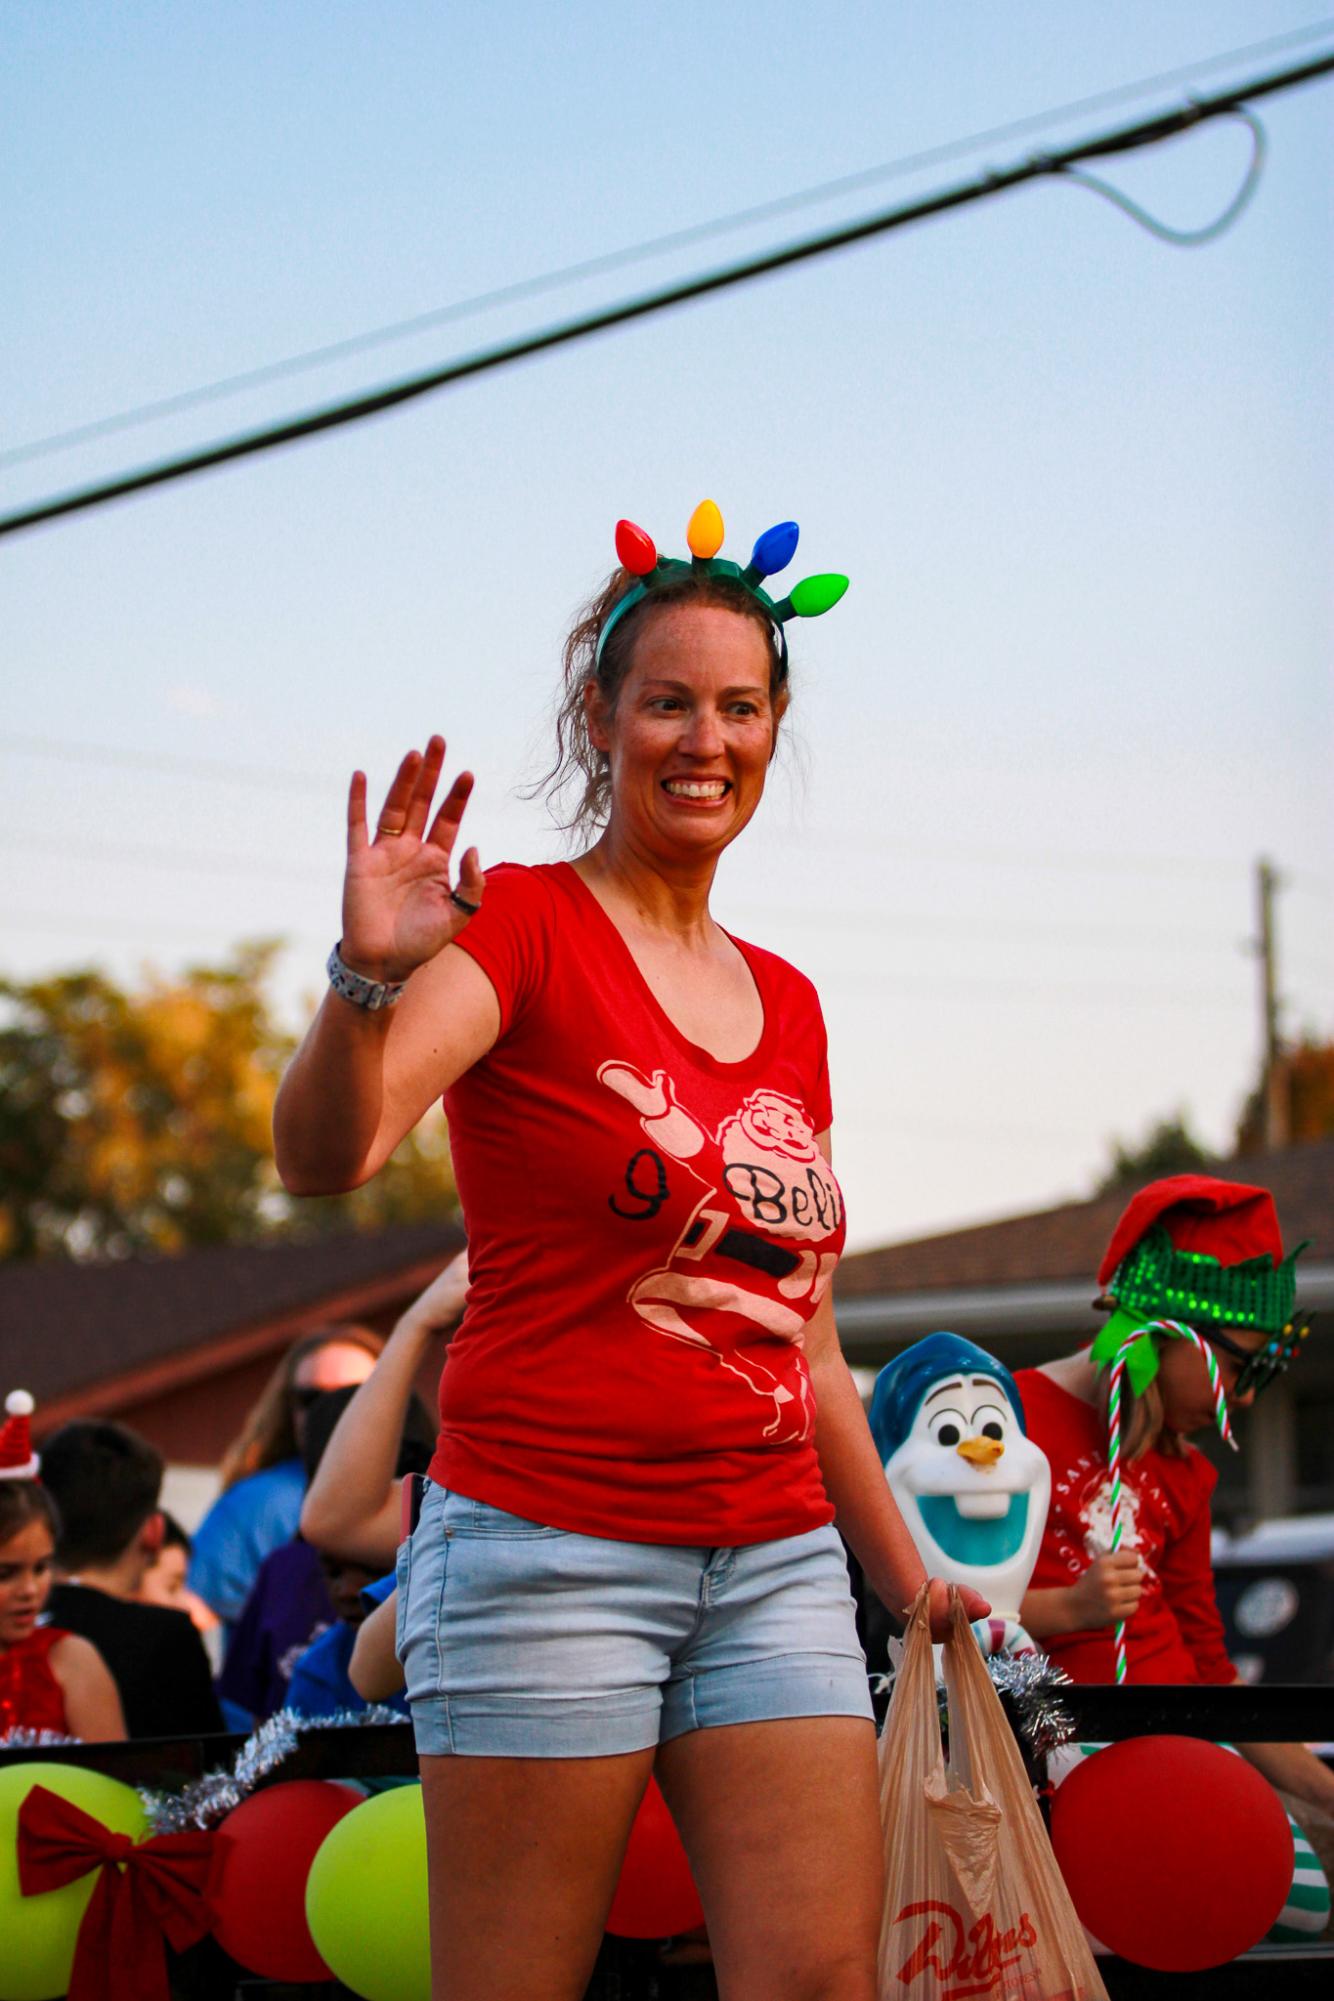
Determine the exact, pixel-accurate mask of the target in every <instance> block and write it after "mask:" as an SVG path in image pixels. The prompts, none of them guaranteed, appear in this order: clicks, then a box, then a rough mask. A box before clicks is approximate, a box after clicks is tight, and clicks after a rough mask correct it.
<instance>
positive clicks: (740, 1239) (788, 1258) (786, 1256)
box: [684, 1219, 801, 1278]
mask: <svg viewBox="0 0 1334 2001" xmlns="http://www.w3.org/2000/svg"><path fill="white" fill-rule="evenodd" d="M705 1227H706V1225H705V1224H704V1222H703V1220H702V1219H701V1220H700V1221H697V1222H695V1223H694V1224H692V1225H691V1227H690V1229H689V1230H687V1231H686V1234H685V1238H684V1242H685V1246H686V1249H687V1250H690V1249H692V1248H693V1247H694V1245H695V1244H697V1243H698V1242H699V1240H700V1238H701V1237H702V1236H703V1234H704V1231H705ZM713 1254H714V1256H715V1257H719V1258H730V1259H731V1260H732V1262H733V1264H738V1265H748V1266H749V1267H750V1269H751V1270H752V1271H762V1272H763V1273H764V1274H765V1276H766V1277H767V1278H790V1277H791V1276H792V1273H793V1272H794V1271H796V1269H797V1268H798V1266H799V1265H800V1263H801V1259H800V1258H799V1257H798V1256H797V1255H796V1253H795V1252H794V1251H785V1250H784V1249H783V1247H782V1245H781V1244H771V1243H770V1242H769V1239H768V1238H767V1237H757V1236H755V1235H753V1234H752V1232H751V1231H749V1230H736V1229H732V1230H724V1231H723V1234H722V1235H721V1237H719V1239H718V1241H717V1243H716V1244H715V1245H714V1246H713Z"/></svg>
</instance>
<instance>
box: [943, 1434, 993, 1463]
mask: <svg viewBox="0 0 1334 2001" xmlns="http://www.w3.org/2000/svg"><path fill="white" fill-rule="evenodd" d="M954 1449H955V1451H956V1452H957V1453H958V1455H959V1457H960V1458H961V1459H966V1460H967V1461H968V1464H969V1465H970V1466H994V1465H995V1463H996V1461H997V1460H998V1459H999V1458H1000V1456H1001V1454H1002V1452H1004V1450H1005V1441H1004V1440H1003V1439H1000V1438H965V1439H964V1440H963V1441H962V1442H961V1443H960V1444H959V1445H956V1446H955V1448H954Z"/></svg>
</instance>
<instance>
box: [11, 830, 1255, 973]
mask: <svg viewBox="0 0 1334 2001" xmlns="http://www.w3.org/2000/svg"><path fill="white" fill-rule="evenodd" d="M0 847H2V848H11V849H14V848H16V849H18V850H20V851H21V852H23V853H25V854H38V855H49V856H51V857H52V858H53V859H55V860H57V861H61V860H63V861H76V862H78V863H79V864H80V865H81V866H83V867H86V866H87V865H88V863H89V862H115V863H117V864H122V863H129V864H130V865H131V866H133V867H136V868H147V869H162V870H165V871H167V872H169V873H171V874H190V875H232V876H237V877H238V878H241V879H243V880H250V881H253V880H255V878H256V877H259V876H262V877H263V879H264V880H265V881H266V882H268V881H271V880H274V879H277V878H282V879H284V880H286V881H290V882H301V883H308V884H311V885H314V886H318V887H321V888H324V889H327V890H328V891H329V892H330V894H333V893H334V892H335V891H336V889H337V886H338V884H337V876H336V872H335V869H334V867H333V866H329V867H321V866H319V865H318V864H314V863H312V864H311V865H310V866H300V865H294V864H293V863H291V862H284V861H281V860H274V859H273V858H272V857H270V856H268V855H238V854H220V853H217V852H213V851H200V850H198V849H191V848H176V847H172V848H162V847H148V846H143V845H139V844H136V843H131V842H116V841H103V840H101V839H99V840H97V842H96V843H95V844H93V843H91V842H87V841H50V840H33V839H32V838H31V837H29V836H28V835H26V834H10V833H6V832H3V831H0ZM737 907H738V908H739V909H744V910H745V911H746V912H747V921H749V918H750V917H756V918H763V919H766V920H769V919H774V918H783V919H786V920H788V921H792V922H796V923H797V924H800V925H813V926H814V927H815V928H817V929H821V930H833V931H843V932H855V933H856V935H857V936H858V938H859V939H865V938H867V937H869V938H870V939H871V941H872V942H873V943H875V942H881V941H883V940H884V939H885V938H886V937H888V938H891V939H900V938H911V937H925V938H937V937H938V938H965V939H973V938H1000V939H1007V938H1018V939H1022V938H1028V939H1039V940H1048V941H1050V942H1052V943H1054V944H1058V945H1074V944H1092V945H1097V946H1100V947H1109V946H1113V945H1117V944H1131V945H1150V946H1152V947H1153V948H1154V949H1155V950H1158V951H1161V950H1163V949H1164V948H1167V949H1169V950H1177V951H1185V952H1198V951H1199V950H1200V949H1201V947H1202V946H1203V947H1205V948H1208V947H1211V946H1212V947H1213V948H1214V949H1215V950H1220V951H1221V950H1228V951H1231V950H1233V949H1235V940H1234V938H1233V937H1232V935H1231V933H1228V932H1224V931H1205V930H1203V929H1190V928H1188V929H1185V930H1183V929H1182V928H1181V927H1180V926H1178V925H1171V926H1169V925H1149V924H1138V925H1136V924H1098V923H1086V924H1079V923H1051V924H1043V923H1034V922H1032V921H1030V920H1027V919H1024V918H1019V919H1016V920H1015V921H1014V922H1010V921H1008V920H1005V919H991V918H975V917H971V916H959V917H954V918H948V917H935V916H929V915H928V916H923V915H921V914H920V913H918V912H916V911H904V910H899V911H895V910H885V909H879V908H877V909H876V910H874V911H871V912H868V911H865V910H829V909H825V910H798V911H793V910H791V909H786V908H781V907H778V906H775V905H767V906H766V905H763V904H751V903H748V902H746V901H745V900H744V899H739V900H738V904H737Z"/></svg>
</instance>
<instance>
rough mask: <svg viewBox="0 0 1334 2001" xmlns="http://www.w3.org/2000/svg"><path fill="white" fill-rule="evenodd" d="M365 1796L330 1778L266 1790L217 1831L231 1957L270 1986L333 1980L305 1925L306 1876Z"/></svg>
mask: <svg viewBox="0 0 1334 2001" xmlns="http://www.w3.org/2000/svg"><path fill="white" fill-rule="evenodd" d="M362 1797H363V1796H362V1794H361V1793H359V1792H357V1791H356V1790H355V1788H353V1787H352V1786H340V1785H335V1784H333V1783H331V1782H330V1781H329V1780H327V1779H292V1780H290V1781H289V1782H288V1783H287V1784H286V1785H279V1786H264V1787H261V1789H260V1791H259V1792H257V1793H252V1794H251V1795H250V1798H249V1799H246V1800H242V1802H241V1804H240V1806H237V1807H233V1808H232V1810H231V1812H230V1813H229V1814H228V1815H227V1818H226V1819H225V1820H224V1821H223V1822H222V1823H221V1825H220V1826H219V1828H218V1835H217V1840H216V1842H215V1844H214V1854H213V1875H212V1878H211V1880H210V1883H209V1902H210V1904H211V1905H212V1908H213V1931H214V1934H215V1936H216V1938H217V1940H218V1943H219V1945H220V1946H221V1947H222V1949H223V1951H224V1952H229V1953H230V1954H231V1956H232V1958H233V1959H236V1960H239V1961H240V1963H241V1965H242V1966H245V1967H248V1968H249V1969H250V1971H251V1972H252V1973H260V1974H263V1975H264V1977H265V1978H266V1979H268V1980H332V1978H333V1975H332V1974H331V1973H330V1971H329V1969H328V1967H327V1966H326V1965H325V1963H324V1961H323V1960H322V1959H321V1958H320V1955H319V1954H318V1952H316V1950H315V1941H314V1939H312V1937H311V1935H310V1928H309V1926H308V1925H307V1923H306V1877H307V1876H308V1875H309V1874H310V1865H311V1863H312V1862H313V1861H314V1859H315V1851H316V1849H317V1848H318V1847H319V1846H320V1843H321V1842H322V1841H323V1840H324V1837H325V1835H326V1834H327V1833H328V1832H329V1829H330V1828H331V1827H333V1826H334V1825H335V1823H336V1822H338V1821H340V1820H341V1819H342V1818H343V1815H344V1814H345V1813H351V1811H352V1809H353V1807H354V1806H360V1804H361V1801H362Z"/></svg>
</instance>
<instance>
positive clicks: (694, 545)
mask: <svg viewBox="0 0 1334 2001" xmlns="http://www.w3.org/2000/svg"><path fill="white" fill-rule="evenodd" d="M686 544H687V546H688V548H689V550H690V553H691V555H692V556H696V557H698V558H699V560H700V561H701V562H707V561H708V559H709V557H710V556H716V555H717V553H718V551H719V550H720V549H721V548H722V546H723V517H722V515H721V514H720V513H719V511H718V503H717V501H716V500H701V502H700V504H699V506H698V507H697V508H696V509H695V511H694V513H693V514H692V515H691V517H690V523H689V526H688V527H687V529H686Z"/></svg>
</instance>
